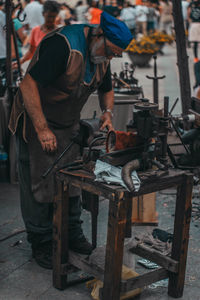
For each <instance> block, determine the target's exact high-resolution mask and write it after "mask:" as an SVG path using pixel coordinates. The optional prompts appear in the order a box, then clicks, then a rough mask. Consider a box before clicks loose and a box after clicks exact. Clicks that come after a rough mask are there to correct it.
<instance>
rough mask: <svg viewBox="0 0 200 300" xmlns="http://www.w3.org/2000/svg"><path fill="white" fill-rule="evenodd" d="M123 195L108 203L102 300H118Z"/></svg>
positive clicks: (124, 212) (123, 233) (124, 218)
mask: <svg viewBox="0 0 200 300" xmlns="http://www.w3.org/2000/svg"><path fill="white" fill-rule="evenodd" d="M123 196H124V194H123V193H122V194H121V196H119V197H118V196H117V195H116V197H115V201H110V203H109V217H108V231H107V244H106V257H105V275H104V285H103V291H102V299H104V300H119V299H120V282H121V273H122V261H123V246H124V236H125V227H126V200H125V199H123Z"/></svg>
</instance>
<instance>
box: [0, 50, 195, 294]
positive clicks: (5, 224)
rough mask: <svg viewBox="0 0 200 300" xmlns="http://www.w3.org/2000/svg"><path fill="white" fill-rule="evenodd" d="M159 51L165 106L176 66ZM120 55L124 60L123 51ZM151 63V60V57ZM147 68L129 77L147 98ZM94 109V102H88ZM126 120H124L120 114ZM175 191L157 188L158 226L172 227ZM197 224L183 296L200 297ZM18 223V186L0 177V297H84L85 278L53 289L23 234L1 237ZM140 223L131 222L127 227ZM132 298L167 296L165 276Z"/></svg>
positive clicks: (101, 226)
mask: <svg viewBox="0 0 200 300" xmlns="http://www.w3.org/2000/svg"><path fill="white" fill-rule="evenodd" d="M164 53H165V54H164V55H163V56H159V57H158V68H159V70H158V75H166V79H164V80H162V82H161V84H160V99H163V97H164V96H169V97H170V106H171V105H172V103H173V101H174V100H175V99H176V98H177V97H179V84H178V71H177V67H176V49H175V46H165V47H164ZM189 54H190V58H189V61H190V72H191V85H193V84H194V78H193V70H192V68H193V64H192V54H191V50H190V49H189ZM120 60H121V61H128V57H127V56H126V55H124V57H123V59H120ZM120 60H117V59H114V61H113V62H112V71H115V70H118V71H119V67H120V63H121V61H120ZM151 64H152V62H151ZM152 74H153V68H152V67H149V68H142V69H141V68H140V69H139V68H137V69H136V71H135V77H136V78H138V79H139V82H140V84H141V85H142V86H143V89H144V94H145V97H147V98H149V99H152V82H151V81H150V80H148V79H147V78H146V75H152ZM180 107H181V106H180V102H179V104H178V106H177V107H176V112H177V113H179V112H180ZM94 109H95V108H94ZM124 121H126V120H124ZM174 192H175V191H174V190H172V189H170V190H165V191H162V192H159V193H157V196H156V199H157V201H156V202H157V211H158V216H159V228H162V229H164V230H167V231H168V232H172V228H173V218H174V199H175V193H174ZM193 197H194V198H193V201H194V202H195V203H198V204H199V186H196V187H195V188H194V196H193ZM107 211H108V201H107V200H103V201H101V202H100V211H99V217H98V246H99V245H103V244H104V243H105V240H106V228H107ZM82 219H83V221H84V223H83V228H84V232H85V233H86V235H87V237H88V238H89V240H90V237H91V229H90V225H91V220H90V214H89V213H88V212H86V211H83V214H82ZM199 228H200V221H199V220H195V218H193V221H192V222H191V229H190V242H189V252H188V263H187V272H186V282H185V289H184V295H183V297H182V298H181V299H184V300H190V299H193V300H200V273H199V263H200V258H199V255H200V248H199ZM23 229H24V225H23V221H22V218H21V213H20V203H19V187H18V185H17V184H16V185H11V184H8V183H0V300H13V299H14V300H24V299H30V300H36V299H39V300H49V299H52V300H57V299H59V300H62V299H63V300H64V299H67V300H71V299H76V300H89V299H91V296H90V291H89V290H88V289H87V288H86V285H85V284H79V285H76V286H71V287H69V288H68V289H66V290H64V291H59V290H57V289H55V288H53V287H52V272H51V271H50V270H45V269H42V268H40V267H39V266H38V265H36V263H35V261H34V260H33V259H32V258H31V249H30V246H29V244H28V243H27V241H26V234H25V232H22V233H20V234H18V235H14V236H13V237H10V238H8V239H6V237H7V236H9V235H10V234H12V233H14V232H16V231H23ZM141 229H144V228H141V227H137V228H133V230H141ZM145 230H146V231H148V232H150V231H152V230H153V227H152V226H146V227H145ZM137 260H138V257H136V262H135V268H136V271H137V272H138V273H140V272H143V271H144V268H143V267H141V266H140V265H139V264H138V263H137ZM134 299H142V300H158V299H162V300H167V299H173V298H171V297H169V296H168V295H167V287H166V281H165V282H161V283H160V286H156V285H151V286H150V287H148V288H145V289H144V290H143V292H142V294H141V295H140V296H139V297H137V298H134Z"/></svg>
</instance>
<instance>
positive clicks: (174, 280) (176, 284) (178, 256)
mask: <svg viewBox="0 0 200 300" xmlns="http://www.w3.org/2000/svg"><path fill="white" fill-rule="evenodd" d="M192 187H193V176H192V174H188V175H187V174H185V175H184V177H183V181H182V184H181V186H180V187H179V188H178V193H177V199H176V210H175V220H174V234H173V244H172V254H171V258H172V259H174V260H176V261H178V262H179V267H178V273H177V274H174V273H169V288H168V294H169V295H170V296H172V297H175V298H178V297H182V295H183V288H184V281H185V269H186V261H187V251H188V242H189V228H190V219H191V211H192Z"/></svg>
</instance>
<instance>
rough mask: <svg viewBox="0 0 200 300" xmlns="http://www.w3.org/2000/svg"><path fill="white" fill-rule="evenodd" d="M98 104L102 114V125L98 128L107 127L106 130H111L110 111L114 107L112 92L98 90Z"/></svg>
mask: <svg viewBox="0 0 200 300" xmlns="http://www.w3.org/2000/svg"><path fill="white" fill-rule="evenodd" d="M99 104H100V107H101V110H102V111H103V114H102V116H101V121H102V125H101V128H100V130H103V129H104V128H106V127H107V128H108V130H113V125H112V111H113V107H114V92H113V90H111V91H110V92H107V93H101V92H99Z"/></svg>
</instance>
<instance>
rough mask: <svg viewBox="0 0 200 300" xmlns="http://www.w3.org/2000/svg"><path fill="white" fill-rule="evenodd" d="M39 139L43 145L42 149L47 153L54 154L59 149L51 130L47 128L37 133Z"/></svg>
mask: <svg viewBox="0 0 200 300" xmlns="http://www.w3.org/2000/svg"><path fill="white" fill-rule="evenodd" d="M37 135H38V139H39V141H40V144H41V145H42V149H43V150H44V151H46V152H54V151H56V149H57V141H56V136H55V135H54V133H53V132H52V131H51V130H50V129H49V128H45V129H43V130H40V131H38V132H37Z"/></svg>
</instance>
